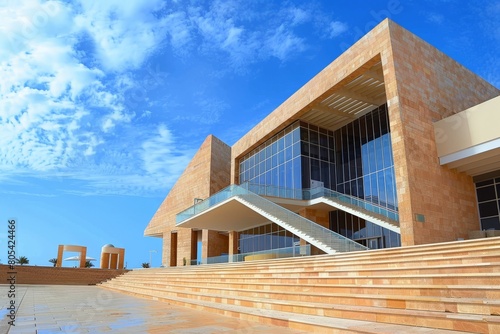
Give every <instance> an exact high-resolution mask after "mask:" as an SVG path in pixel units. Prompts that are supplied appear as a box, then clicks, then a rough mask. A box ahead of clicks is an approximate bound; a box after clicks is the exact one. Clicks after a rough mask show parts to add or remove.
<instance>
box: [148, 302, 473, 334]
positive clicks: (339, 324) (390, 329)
mask: <svg viewBox="0 0 500 334" xmlns="http://www.w3.org/2000/svg"><path fill="white" fill-rule="evenodd" d="M143 295H146V296H150V297H155V296H154V295H148V294H143ZM162 299H167V300H177V301H180V302H183V303H187V304H196V305H203V306H206V307H211V308H216V309H222V310H226V311H229V312H238V313H246V314H252V315H258V316H261V317H266V318H272V319H280V320H286V321H290V322H296V323H305V324H313V325H318V326H322V327H325V328H335V329H344V330H360V331H361V330H362V331H363V332H364V333H373V334H382V333H384V334H387V333H409V334H411V333H431V332H432V333H438V334H441V333H442V334H452V333H456V334H459V333H465V332H462V331H452V330H442V329H434V328H424V327H414V326H405V325H396V324H388V323H376V322H370V321H364V320H353V319H343V318H334V317H324V316H315V315H305V314H297V313H291V312H284V311H276V310H267V309H257V308H251V307H245V306H240V305H230V304H221V303H214V302H208V301H200V300H196V302H193V300H190V299H188V298H180V297H168V298H162Z"/></svg>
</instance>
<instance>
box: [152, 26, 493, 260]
mask: <svg viewBox="0 0 500 334" xmlns="http://www.w3.org/2000/svg"><path fill="white" fill-rule="evenodd" d="M499 95H500V90H498V89H497V88H495V87H494V86H492V85H490V84H489V83H488V82H486V81H485V80H483V79H482V78H480V77H479V76H477V75H476V74H474V73H472V72H471V71H469V70H467V69H466V68H464V67H463V66H462V65H460V64H459V63H457V62H456V61H454V60H453V59H451V58H449V57H448V56H446V55H445V54H443V53H442V52H440V51H439V50H437V49H436V48H434V47H433V46H431V45H430V44H428V43H426V42H425V41H423V40H421V39H420V38H418V37H417V36H415V35H413V34H412V33H410V32H408V31H407V30H405V29H404V28H402V27H401V26H399V25H397V24H396V23H394V22H392V21H390V20H388V19H386V20H384V21H383V22H381V23H380V24H379V25H377V26H376V27H375V28H374V29H373V30H372V31H370V32H369V33H368V34H367V35H365V36H364V37H363V38H361V39H360V40H359V41H358V42H357V43H355V44H354V45H353V46H352V47H351V48H349V49H348V50H347V51H346V52H345V53H343V54H342V55H340V56H339V57H338V58H337V59H335V60H334V61H333V62H332V63H331V64H330V65H328V66H327V67H326V68H325V69H324V70H322V71H321V72H320V73H318V74H317V75H316V76H315V77H314V78H312V79H311V80H310V81H309V82H307V83H306V84H305V85H304V86H303V87H302V88H300V89H299V90H298V91H297V92H296V93H294V94H293V95H292V96H291V97H289V98H288V99H287V100H286V101H284V102H283V103H282V104H281V105H280V106H279V107H278V108H276V109H275V110H274V111H273V112H271V113H270V114H269V115H268V116H267V117H266V118H265V119H264V120H262V121H261V122H260V123H259V124H257V125H256V126H255V127H254V128H253V129H251V130H250V131H249V132H248V133H247V134H245V135H244V136H243V137H242V138H241V139H240V140H238V141H237V142H236V143H235V144H234V145H233V146H232V147H229V146H227V145H226V144H224V143H222V142H221V141H220V140H218V139H217V138H215V137H213V136H209V137H207V139H206V140H205V142H204V143H203V144H202V146H201V148H200V149H199V151H198V153H196V155H195V156H194V158H193V159H192V161H191V162H190V163H189V165H188V166H187V168H186V170H185V171H184V173H183V174H182V175H181V176H180V177H179V179H178V181H177V183H176V184H175V185H174V186H173V187H172V189H171V190H170V192H169V194H168V196H167V197H166V198H165V200H164V202H163V203H162V204H161V206H160V208H159V209H158V211H157V212H156V214H155V215H154V217H153V218H152V220H151V221H150V223H149V225H148V227H147V228H146V230H145V235H147V236H156V237H162V238H163V265H165V266H179V265H189V264H199V263H206V262H209V261H210V259H213V261H219V262H231V261H236V260H245V259H247V260H249V259H252V258H256V256H257V257H258V256H261V257H266V256H267V257H272V256H286V255H290V254H293V255H295V254H296V252H299V253H300V252H303V247H305V246H308V247H310V249H309V250H308V251H307V254H321V253H334V252H336V251H348V250H359V249H366V248H386V247H399V246H410V245H418V244H425V243H435V242H445V241H453V240H457V239H464V238H467V237H468V236H469V234H470V233H471V232H474V231H476V230H483V229H492V230H500V220H499V211H500V165H499V163H498V161H500V152H499V151H500V130H499V127H498V126H497V127H495V126H491V124H499V121H500V119H499V118H500V116H499V115H500V112H499V109H498V106H499V104H500V103H499V102H498V101H499V99H498V96H499ZM482 128H484V129H486V130H484V131H481V130H480V129H482ZM462 133H463V135H462ZM357 245H358V246H359V247H357ZM296 247H299V248H300V249H299V248H297V250H296ZM277 250H282V251H277ZM239 255H241V256H239Z"/></svg>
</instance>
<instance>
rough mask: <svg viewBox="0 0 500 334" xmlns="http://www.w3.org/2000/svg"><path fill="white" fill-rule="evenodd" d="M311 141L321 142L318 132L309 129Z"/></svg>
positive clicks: (312, 142)
mask: <svg viewBox="0 0 500 334" xmlns="http://www.w3.org/2000/svg"><path fill="white" fill-rule="evenodd" d="M309 141H310V142H311V144H319V138H318V133H317V132H316V131H312V130H309Z"/></svg>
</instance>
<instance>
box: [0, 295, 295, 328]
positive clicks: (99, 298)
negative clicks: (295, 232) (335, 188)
mask: <svg viewBox="0 0 500 334" xmlns="http://www.w3.org/2000/svg"><path fill="white" fill-rule="evenodd" d="M8 290H9V287H8V286H7V285H0V305H1V311H0V333H2V334H3V333H9V334H16V333H23V334H24V333H38V334H42V333H43V334H48V333H173V334H176V333H177V334H181V333H182V334H194V333H204V334H205V333H241V334H244V333H283V334H286V333H290V334H292V333H303V332H300V331H294V330H289V329H286V328H283V327H274V326H269V325H264V324H260V323H255V322H249V321H244V320H239V319H236V318H231V317H224V316H221V315H216V314H211V313H209V312H202V311H197V310H193V309H190V308H184V307H179V306H173V305H169V304H167V303H164V302H158V301H152V300H147V299H142V298H137V297H133V296H129V295H125V294H121V293H117V292H112V291H109V290H105V289H102V288H100V287H97V286H61V285H18V286H16V291H15V292H16V298H15V299H16V304H17V305H16V306H17V307H18V311H17V315H16V320H15V326H9V324H8V321H9V318H8V309H7V308H8V306H9V303H10V298H9V297H8Z"/></svg>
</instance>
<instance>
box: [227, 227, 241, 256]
mask: <svg viewBox="0 0 500 334" xmlns="http://www.w3.org/2000/svg"><path fill="white" fill-rule="evenodd" d="M238 238H239V233H238V232H235V231H230V232H229V252H228V253H229V262H234V261H233V258H234V256H233V255H236V254H238Z"/></svg>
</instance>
